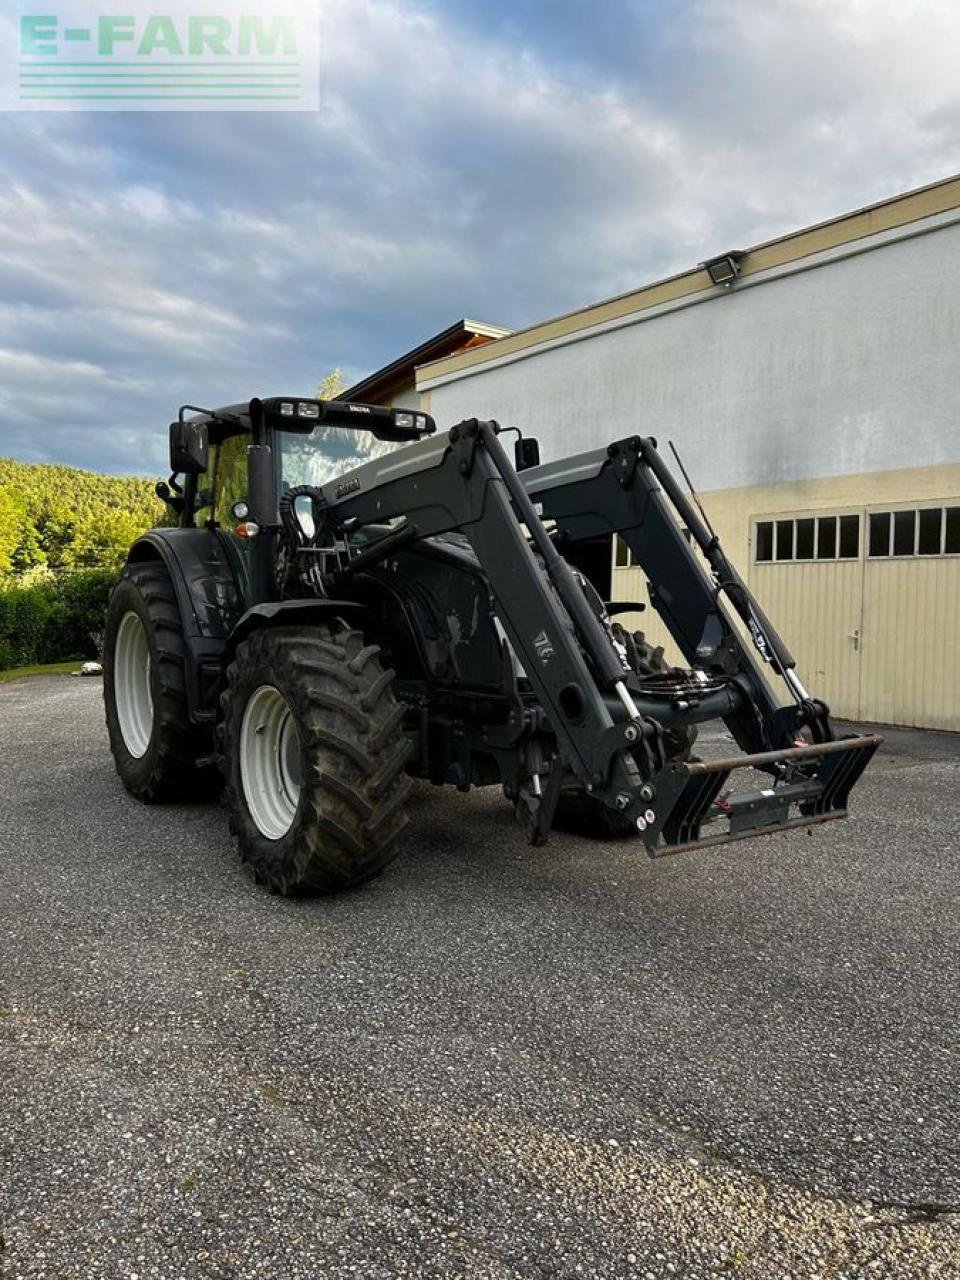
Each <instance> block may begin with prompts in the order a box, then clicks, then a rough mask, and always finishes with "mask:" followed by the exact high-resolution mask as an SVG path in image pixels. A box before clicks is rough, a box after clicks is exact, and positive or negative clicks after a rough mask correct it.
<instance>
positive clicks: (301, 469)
mask: <svg viewBox="0 0 960 1280" xmlns="http://www.w3.org/2000/svg"><path fill="white" fill-rule="evenodd" d="M278 434H279V439H280V480H281V487H282V488H284V489H286V488H287V487H288V486H289V487H290V488H293V487H294V486H295V485H300V484H309V485H313V486H315V487H316V488H319V487H321V486H322V485H325V484H327V483H329V481H331V480H333V479H335V477H337V476H341V475H343V473H344V472H345V471H352V470H353V468H354V467H359V466H361V465H362V464H363V463H364V462H371V461H373V459H374V458H382V457H383V456H384V455H385V454H388V453H392V452H393V450H394V449H397V448H399V447H400V445H399V444H398V442H397V441H395V440H378V439H377V437H376V436H375V435H374V434H373V432H372V431H354V430H353V429H352V428H350V427H325V426H317V427H314V429H313V431H311V433H310V434H309V435H308V436H304V435H295V434H294V433H293V432H291V431H281V432H279V433H278Z"/></svg>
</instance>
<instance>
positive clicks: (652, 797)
mask: <svg viewBox="0 0 960 1280" xmlns="http://www.w3.org/2000/svg"><path fill="white" fill-rule="evenodd" d="M498 432H499V427H498V426H497V424H496V423H491V422H478V421H477V420H475V419H473V420H469V421H467V422H463V423H460V424H459V425H458V426H456V427H454V428H452V430H451V431H450V432H449V433H448V434H447V435H445V436H438V437H434V438H433V439H430V440H426V441H423V442H421V443H419V444H416V445H411V446H410V447H409V448H406V449H403V450H401V451H400V452H399V453H397V454H394V455H391V456H389V457H387V458H384V459H381V460H377V461H374V462H371V463H368V464H366V465H365V466H363V467H359V468H357V469H355V470H353V471H351V472H349V473H347V474H346V475H344V476H341V477H339V478H338V480H337V482H335V484H332V485H330V486H329V492H328V491H327V489H324V491H323V495H322V496H323V502H324V504H325V509H326V512H327V515H328V518H329V519H330V520H331V521H332V523H333V524H334V526H335V527H336V528H338V529H339V530H341V531H346V532H347V533H348V534H349V531H350V530H351V529H354V528H357V527H359V526H364V525H372V524H377V523H380V524H382V522H384V521H386V520H390V519H393V518H396V517H405V519H406V521H407V526H406V531H402V530H401V531H395V532H393V533H390V534H387V535H386V536H385V537H384V538H383V540H382V544H381V545H382V547H383V552H382V554H383V555H384V556H385V557H387V556H389V554H390V552H391V550H392V549H393V547H394V546H396V545H398V543H397V539H399V538H402V539H403V540H404V541H409V540H411V539H414V540H415V539H419V538H426V537H430V536H433V535H436V534H440V533H446V532H450V531H457V532H460V533H462V534H464V535H465V536H466V538H467V539H468V540H469V542H470V544H471V545H472V547H473V549H474V551H475V552H476V554H477V557H478V558H479V561H480V563H481V565H482V566H483V570H484V573H485V575H486V577H487V579H488V581H489V584H490V588H491V593H492V597H493V609H494V612H495V614H496V617H497V618H498V620H499V622H500V624H501V625H502V627H503V630H504V632H505V633H506V636H507V638H508V640H509V642H510V644H511V645H512V646H513V649H514V651H515V652H516V654H517V656H518V657H519V659H520V661H521V663H522V666H523V671H524V674H525V676H526V678H527V680H528V681H529V684H530V687H531V688H532V691H533V693H534V694H535V696H536V699H537V702H538V704H539V709H540V713H541V715H542V718H543V724H542V726H539V727H541V728H542V729H543V730H545V731H546V733H547V734H552V735H553V737H554V738H555V741H556V754H555V757H554V758H553V759H552V760H551V759H545V760H543V761H542V763H541V764H537V762H536V759H535V753H531V762H528V768H527V771H528V774H529V775H530V776H529V777H528V779H526V781H525V783H524V786H523V787H521V789H520V790H521V795H520V801H521V805H525V806H526V809H527V811H528V816H529V818H530V825H531V835H532V838H535V839H537V838H540V837H541V836H542V835H543V834H544V833H545V830H546V829H547V828H548V827H549V824H550V821H551V819H552V814H553V807H554V806H555V804H556V800H557V797H558V795H559V792H560V787H561V786H562V785H563V779H564V776H565V774H567V771H569V773H572V774H573V775H574V777H575V778H576V779H577V780H578V781H579V783H580V784H581V785H582V786H583V787H584V788H585V789H586V790H587V791H588V792H589V793H590V794H591V795H592V796H593V797H594V798H595V799H597V800H599V801H601V802H602V803H604V804H606V805H607V806H609V807H610V808H611V809H613V810H615V811H616V812H618V813H619V814H620V815H622V816H623V817H624V818H626V819H629V820H631V821H632V822H633V823H635V824H636V826H637V828H638V830H639V831H640V832H641V834H642V835H643V838H644V841H645V844H646V846H647V849H648V851H649V852H651V853H655V852H662V851H672V850H674V849H677V848H683V847H692V846H699V845H701V844H703V843H719V842H721V841H724V840H729V839H738V838H742V837H743V836H746V835H752V834H761V833H763V832H764V831H769V830H771V829H773V828H776V827H791V826H797V825H809V824H811V823H813V822H819V821H825V820H827V819H828V818H831V817H843V816H845V813H846V800H847V796H848V794H849V791H850V788H851V787H852V785H853V783H854V782H855V781H856V779H857V777H859V775H860V773H861V772H862V770H863V768H864V767H865V766H866V764H867V762H868V760H869V758H870V756H871V755H872V754H873V752H874V751H875V750H876V747H877V745H878V744H879V741H880V740H879V739H877V738H857V739H846V740H843V741H842V742H839V743H836V742H833V741H831V739H832V738H833V732H832V729H831V727H830V724H829V718H828V711H827V708H826V707H825V706H824V705H823V704H822V703H818V702H816V701H815V700H814V699H811V698H810V697H809V696H808V695H807V694H806V691H805V690H804V689H803V687H802V685H801V684H800V682H799V680H798V679H797V678H796V677H795V675H794V674H793V659H792V657H791V655H790V654H789V651H788V650H787V649H786V646H785V645H784V644H783V642H782V641H781V640H780V638H779V637H778V636H777V635H776V633H775V631H774V630H773V628H772V626H771V625H770V623H769V621H768V620H767V619H766V618H765V617H764V615H763V613H762V611H761V610H760V608H759V606H758V605H757V604H756V602H755V601H754V600H753V598H752V596H751V595H750V593H749V591H748V590H747V588H746V586H745V585H744V584H743V582H742V580H740V579H739V577H738V576H737V575H736V573H735V570H734V569H733V567H732V566H731V565H730V564H729V562H728V561H727V560H726V557H725V556H724V555H723V553H722V551H721V550H720V547H719V544H718V542H717V540H716V538H714V537H712V536H711V535H710V532H709V531H708V530H707V529H706V527H705V526H704V525H703V522H702V521H701V520H700V519H699V517H698V516H697V513H696V511H695V510H694V509H693V508H692V506H691V504H689V502H687V500H686V498H685V495H684V494H683V493H682V491H680V490H679V488H678V487H677V486H676V485H675V484H674V483H673V481H672V477H671V476H670V475H669V472H668V471H667V469H666V468H665V467H663V465H662V463H661V462H660V460H659V457H658V455H657V454H656V447H655V444H654V443H653V442H652V441H642V440H640V439H639V438H637V437H634V438H631V439H630V440H629V441H624V442H618V443H616V444H613V445H611V446H610V447H609V449H608V450H607V451H605V452H599V453H594V454H586V455H582V456H581V457H578V458H573V459H568V460H566V461H564V462H562V463H558V464H556V465H555V466H553V467H541V468H537V469H535V470H533V471H530V472H526V473H523V475H518V473H517V472H516V471H515V470H514V468H513V467H512V465H511V464H510V462H509V460H508V458H507V456H506V454H505V452H504V450H503V448H502V446H501V445H500V443H499V440H498V439H497V435H498ZM664 479H666V483H662V482H663V481H664ZM544 518H550V519H552V520H554V521H556V525H557V530H558V533H559V536H560V538H561V540H562V539H563V538H569V539H570V540H572V541H577V540H580V539H584V538H589V537H594V536H596V535H598V534H612V533H620V534H621V536H623V537H624V538H625V540H626V541H627V542H628V544H629V545H630V546H631V548H632V549H633V551H634V554H635V556H636V558H637V560H638V562H639V563H640V564H642V565H643V567H644V568H645V569H646V571H647V574H648V577H649V579H650V584H651V594H652V598H653V600H654V604H655V606H656V608H657V609H658V611H659V612H660V614H661V615H662V616H663V618H664V620H665V622H666V624H667V626H668V627H669V629H670V631H671V634H672V635H673V636H674V637H675V639H676V640H677V643H678V644H679V646H680V648H681V649H682V651H683V652H684V654H685V655H686V657H687V660H688V662H689V663H690V665H691V668H693V675H694V676H696V677H698V680H697V681H695V682H694V683H693V684H692V685H691V686H690V687H688V688H684V689H683V690H682V691H679V692H674V693H670V692H669V691H668V692H667V693H666V694H664V692H663V690H662V689H657V690H650V689H648V688H647V687H646V686H645V685H644V683H643V681H642V680H640V679H638V677H637V676H636V675H635V674H634V673H633V671H631V670H630V669H629V667H628V665H627V664H626V663H625V661H624V659H623V658H622V657H621V656H620V654H619V653H618V650H617V647H616V645H615V644H614V643H613V639H612V636H611V635H610V633H609V630H608V629H606V628H605V627H604V625H603V623H602V622H601V620H600V619H599V618H598V617H597V616H596V614H595V613H594V611H593V610H592V608H591V607H590V605H589V603H588V600H587V597H586V594H585V593H584V591H583V589H582V588H581V586H580V584H579V582H578V581H577V579H576V578H575V576H574V575H573V573H572V571H571V570H570V567H569V565H567V563H566V562H565V561H564V560H563V558H562V557H561V555H560V554H559V553H558V551H557V548H556V547H555V546H554V543H553V541H552V539H551V537H550V536H548V534H547V531H546V529H545V527H544V523H543V519H544ZM681 521H682V522H683V523H684V524H685V525H686V526H687V528H688V529H690V531H691V534H692V536H693V537H694V539H695V540H696V542H697V543H698V544H699V546H700V550H701V551H702V553H703V555H704V557H705V558H706V566H705V565H704V564H702V563H701V562H700V559H699V558H698V556H697V554H696V553H695V551H694V550H693V548H692V547H691V545H690V544H689V543H688V542H687V540H686V538H685V537H684V535H683V532H682V529H681ZM363 554H364V557H365V560H364V563H370V560H371V557H375V556H376V544H375V545H374V547H373V548H370V549H368V550H366V551H365V552H364V553H363ZM707 566H709V571H708V567H707ZM721 594H726V596H727V599H728V601H729V602H730V604H731V605H732V607H733V608H734V609H735V611H736V612H737V613H738V614H739V615H740V617H741V618H742V619H743V622H744V624H745V626H746V628H747V630H748V631H749V633H750V635H751V636H752V647H751V645H749V644H748V643H747V642H745V641H744V639H743V638H742V637H741V635H740V633H739V632H738V630H737V628H736V627H735V626H734V625H733V623H732V621H731V619H730V617H729V615H728V613H727V612H726V611H725V608H724V606H723V605H722V604H721V602H720V598H719V597H720V595H721ZM754 652H756V654H757V655H759V659H760V661H765V662H767V663H769V664H770V665H771V666H772V668H773V670H774V672H775V673H776V674H777V675H779V676H781V677H783V679H784V680H785V681H786V684H787V688H788V691H789V694H790V698H791V699H792V701H791V702H790V704H788V705H786V706H780V705H779V704H778V703H777V701H776V699H775V698H774V696H773V694H772V692H771V689H770V687H769V685H768V684H767V681H766V680H765V679H764V676H763V673H762V670H761V665H760V661H758V658H755V657H754ZM714 716H722V717H723V718H724V720H725V721H726V723H727V724H728V725H729V727H730V729H731V731H732V732H733V734H734V736H735V738H736V740H737V742H738V744H739V745H740V746H741V748H742V749H743V750H744V751H745V752H746V753H747V754H746V755H744V756H742V757H739V758H738V759H737V760H736V761H735V762H731V761H721V762H717V763H715V764H712V763H700V762H695V763H691V764H685V763H681V762H669V761H668V760H667V757H666V753H665V748H664V741H663V728H664V726H665V725H670V724H688V723H695V722H697V721H702V720H706V719H710V718H713V717H714ZM804 727H806V728H807V729H808V730H809V732H810V736H811V737H812V738H813V742H812V743H806V744H799V743H798V740H797V737H798V734H799V732H800V731H801V729H803V728H804ZM526 728H527V732H528V738H527V740H528V741H529V740H530V736H531V735H535V734H536V732H537V730H538V726H537V725H536V724H534V725H529V724H528V725H527V726H526ZM747 765H750V766H753V767H756V768H759V769H762V770H765V771H766V772H769V773H771V774H772V775H773V777H774V782H773V784H772V785H771V786H769V787H767V788H764V789H762V790H760V791H757V792H755V793H745V797H735V798H733V799H731V800H727V799H726V798H725V797H724V796H722V795H721V792H722V788H723V786H724V784H725V782H726V780H727V778H728V777H729V775H730V773H731V771H732V770H733V769H734V768H739V767H742V766H747ZM544 783H545V784H546V785H545V787H544V785H543V784H544ZM714 823H726V824H727V825H726V829H725V830H724V831H723V832H722V833H720V834H718V835H713V834H708V835H704V834H703V832H702V830H701V829H702V828H703V827H705V826H706V827H709V826H710V825H711V824H714Z"/></svg>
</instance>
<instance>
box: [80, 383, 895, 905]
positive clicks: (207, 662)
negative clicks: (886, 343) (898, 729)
mask: <svg viewBox="0 0 960 1280" xmlns="http://www.w3.org/2000/svg"><path fill="white" fill-rule="evenodd" d="M501 434H502V432H501V428H500V427H499V426H498V424H497V423H495V422H480V421H476V420H470V421H466V422H461V423H460V424H458V425H457V426H455V427H453V428H452V429H451V430H449V431H445V432H442V433H438V432H437V431H436V427H435V424H434V422H433V421H432V419H431V418H430V417H429V416H428V415H426V414H424V413H421V412H417V411H412V410H403V409H385V408H381V407H377V406H369V405H360V404H352V403H346V402H336V401H328V402H324V401H317V400H301V399H298V398H293V397H290V398H276V399H266V400H259V399H255V400H252V401H250V402H249V404H243V405H233V406H231V407H228V408H225V409H217V410H203V409H198V408H196V407H195V406H185V407H184V408H183V409H182V410H181V411H180V415H179V419H178V421H177V422H175V423H174V424H173V425H172V426H171V428H170V452H171V469H172V471H173V475H172V476H171V477H170V481H169V483H168V484H161V485H158V486H157V491H158V493H159V494H160V496H161V497H162V498H163V499H164V501H165V502H167V504H168V505H169V507H170V508H171V510H172V511H173V512H174V513H175V515H176V520H177V524H176V527H169V528H158V529H154V530H152V531H151V532H150V533H147V534H146V535H145V536H144V537H142V538H140V539H139V540H138V541H137V542H136V543H135V544H134V546H133V547H132V549H131V551H130V554H129V557H128V560H127V564H126V566H125V568H124V570H123V573H122V575H121V577H120V580H119V581H118V583H117V585H116V587H115V589H114V591H113V595H112V597H111V601H110V607H109V611H108V616H107V627H106V638H105V654H104V696H105V700H106V715H107V726H108V729H109V734H110V744H111V748H112V751H113V756H114V759H115V761H116V766H117V770H118V772H119V774H120V777H121V779H122V780H123V783H124V785H125V786H126V788H127V790H128V791H130V792H131V793H132V794H133V795H134V796H136V797H137V798H138V799H140V800H143V801H146V802H159V801H178V800H186V799H190V798H196V797H203V796H208V795H211V794H213V793H215V792H216V791H217V790H218V789H219V788H220V786H221V785H222V784H223V785H224V786H225V794H226V803H227V806H228V809H229V813H230V827H231V830H232V832H233V834H234V835H235V836H236V838H237V842H238V845H239V849H240V854H241V857H242V858H243V860H244V861H245V862H247V863H248V864H249V865H250V867H251V868H252V871H253V873H254V875H255V876H256V878H257V879H258V881H260V882H262V883H263V884H265V885H267V886H269V887H270V888H271V889H273V890H276V891H279V892H281V893H288V894H295V893H305V892H329V891H334V890H339V889H345V888H349V887H350V886H353V885H357V884H360V883H361V882H363V881H365V880H368V879H370V878H371V877H372V876H375V875H377V874H378V873H379V872H380V871H382V870H383V868H384V867H385V866H386V865H387V864H388V863H389V862H390V860H391V859H392V858H393V857H394V855H395V853H396V850H397V842H398V838H399V836H400V834H401V832H402V831H403V829H404V826H405V824H406V821H407V818H406V814H405V806H406V801H407V796H408V792H409V788H410V778H411V777H418V778H424V779H429V780H430V781H431V782H433V783H436V784H452V785H454V786H456V787H457V788H458V789H459V790H460V791H464V792H466V791H469V790H470V788H471V787H474V786H489V785H497V786H501V787H502V788H503V791H504V794H505V795H506V797H507V798H508V799H509V801H510V802H511V803H512V804H513V806H514V808H515V810H516V813H517V815H518V817H519V818H520V820H521V821H522V822H523V824H524V826H525V828H526V830H527V833H528V835H529V838H530V840H531V841H532V842H533V843H541V842H543V841H544V840H545V839H546V837H547V834H548V832H549V831H550V829H551V827H552V826H554V825H555V824H557V825H560V824H562V825H565V826H567V827H574V828H577V829H579V830H581V831H583V832H584V833H585V834H594V835H600V836H611V835H615V836H624V835H627V834H630V835H632V836H634V837H639V838H640V839H641V840H642V842H643V845H644V846H645V848H646V850H647V852H648V853H650V854H651V855H654V856H656V855H659V854H662V853H672V852H676V851H678V850H682V849H692V848H702V847H705V846H707V845H712V844H719V843H723V842H725V841H727V840H731V839H738V838H742V837H745V836H751V835H761V834H764V833H767V832H770V831H774V830H782V829H784V828H789V827H799V826H809V825H811V824H814V823H819V822H824V821H827V820H828V819H832V818H842V817H845V816H846V805H847V797H848V795H849V793H850V790H851V787H852V786H853V784H854V783H855V782H856V780H857V778H858V777H859V776H860V774H861V773H862V771H863V769H864V768H865V766H866V764H867V762H868V761H869V759H870V757H871V755H872V754H873V752H874V751H875V750H876V748H877V746H878V744H879V741H880V740H879V739H878V738H877V737H874V736H869V737H845V738H839V739H838V738H837V737H836V735H835V733H834V730H833V728H832V726H831V723H830V719H829V714H828V709H827V707H826V706H825V705H824V704H823V703H822V702H820V701H818V700H817V699H815V698H813V697H811V696H810V695H809V694H808V693H807V691H806V690H805V689H804V687H803V685H802V684H801V682H800V680H799V678H798V677H797V675H796V673H795V670H794V666H795V664H794V660H793V658H792V657H791V655H790V653H789V652H788V650H787V649H786V647H785V645H784V643H783V641H782V640H781V639H780V638H779V636H778V635H777V634H776V632H775V631H774V629H773V627H772V626H771V624H770V622H769V621H768V620H767V618H766V617H765V616H764V614H763V613H762V611H761V609H760V608H759V606H758V604H757V603H756V601H755V600H754V599H753V597H752V596H751V594H750V592H749V591H748V589H747V587H746V586H745V584H744V583H743V581H742V579H741V578H740V577H739V575H738V574H737V572H736V570H735V569H734V568H733V566H732V565H731V564H730V562H729V561H728V560H727V558H726V556H725V554H724V553H723V551H722V549H721V547H720V545H719V542H718V540H717V538H716V536H715V534H714V533H713V531H712V529H711V528H710V526H709V523H708V522H707V521H706V517H705V516H704V514H703V511H702V508H700V507H699V505H698V504H696V503H695V501H691V499H690V498H689V497H688V496H687V494H686V492H685V491H684V490H683V489H682V488H681V487H680V486H679V485H678V483H677V482H676V480H675V479H674V477H673V475H672V473H671V472H670V470H669V469H668V468H667V467H666V466H665V464H664V462H663V460H662V458H661V456H660V455H659V453H658V451H657V446H656V442H655V441H654V440H652V439H644V438H640V437H631V438H628V439H624V440H619V441H616V442H614V443H612V444H610V445H609V446H608V448H606V449H603V450H599V451H595V452H590V453H584V454H581V455H579V456H576V457H573V458H567V459H565V460H563V461H562V462H557V463H552V464H550V465H544V466H541V465H539V461H538V450H537V446H536V442H535V441H533V440H530V439H524V438H522V437H520V438H519V439H518V440H517V442H516V448H515V454H514V459H513V461H511V459H510V458H509V457H508V455H507V453H506V452H505V450H504V448H503V445H502V443H501ZM614 535H617V536H619V537H621V538H622V539H623V540H624V541H625V542H626V543H627V544H628V546H629V547H630V550H631V553H632V557H633V560H634V562H635V563H636V564H638V565H640V566H642V568H643V569H644V571H645V573H646V576H647V578H648V590H649V595H650V600H651V602H652V605H653V607H654V608H655V609H656V610H657V612H658V613H659V615H660V617H661V618H662V619H663V621H664V623H665V624H666V627H667V629H668V630H669V632H670V634H671V635H672V636H673V638H674V640H675V641H676V643H677V645H678V646H679V648H680V650H681V652H682V653H683V655H684V657H685V660H686V661H687V662H688V663H689V667H688V668H686V669H679V668H671V667H667V666H666V665H665V664H664V662H663V659H662V652H661V651H660V650H651V648H650V647H649V646H648V645H647V644H646V643H645V641H644V637H643V635H642V633H638V632H629V631H627V630H626V629H625V628H624V627H623V626H621V625H620V623H619V622H618V621H617V618H618V617H619V616H622V615H624V614H626V613H636V612H637V611H639V610H641V609H643V608H644V607H645V602H636V601H620V602H617V601H604V600H603V599H602V598H601V595H600V594H599V593H598V592H597V590H596V589H595V588H594V586H593V585H592V584H591V582H590V580H589V578H588V577H587V575H586V574H584V573H583V572H581V570H580V569H579V568H578V567H577V565H578V564H580V563H582V562H583V560H584V557H583V555H582V552H583V549H584V548H586V547H588V546H596V545H597V540H598V539H603V540H605V543H606V545H609V539H610V538H611V537H612V536H614ZM777 685H779V686H780V687H781V688H782V692H783V696H782V697H777V696H775V693H774V688H775V687H776V686H777ZM718 718H719V719H722V720H723V721H724V722H725V724H726V726H727V728H728V729H729V731H730V733H731V734H732V735H733V738H734V739H735V740H736V742H737V743H738V745H739V747H740V748H741V751H742V752H743V753H744V754H741V755H737V756H735V757H734V758H732V759H722V760H717V759H713V760H707V761H705V760H700V759H698V758H697V757H696V756H695V755H694V754H693V752H692V747H693V743H694V738H695V735H696V726H697V725H698V724H700V723H702V722H705V721H708V720H715V719H718ZM739 768H753V769H756V770H759V771H761V773H762V774H763V775H765V776H764V777H763V778H761V781H762V782H763V784H764V785H762V786H759V787H757V788H756V789H753V790H750V789H747V790H741V791H726V790H725V786H726V783H727V780H728V778H729V776H730V774H731V771H732V770H734V769H739Z"/></svg>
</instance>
